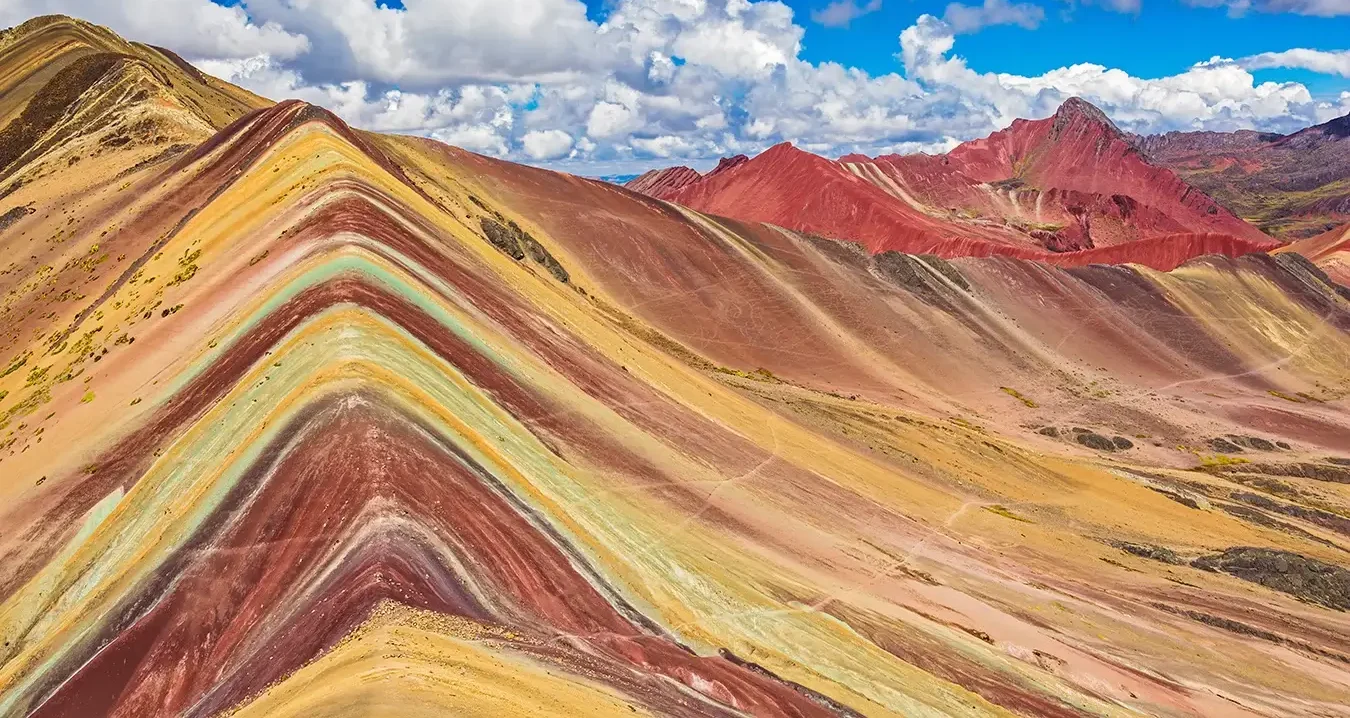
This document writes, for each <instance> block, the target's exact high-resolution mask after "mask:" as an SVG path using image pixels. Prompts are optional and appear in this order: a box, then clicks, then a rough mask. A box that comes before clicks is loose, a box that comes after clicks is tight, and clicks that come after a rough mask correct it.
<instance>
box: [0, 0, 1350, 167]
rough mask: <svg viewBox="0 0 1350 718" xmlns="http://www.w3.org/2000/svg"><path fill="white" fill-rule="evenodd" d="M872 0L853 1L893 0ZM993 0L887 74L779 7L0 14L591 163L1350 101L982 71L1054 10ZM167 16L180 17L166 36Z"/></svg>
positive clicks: (517, 153) (703, 0)
mask: <svg viewBox="0 0 1350 718" xmlns="http://www.w3.org/2000/svg"><path fill="white" fill-rule="evenodd" d="M844 1H845V2H847V0H844ZM1101 1H1102V0H1099V2H1101ZM1112 1H1114V2H1128V1H1129V0H1112ZM1330 1H1331V0H1322V2H1330ZM862 2H863V0H854V2H853V3H852V4H851V7H852V8H855V9H857V10H859V11H867V10H868V8H871V7H873V5H874V4H877V3H876V2H875V0H867V2H866V3H865V4H860V3H862ZM976 2H977V0H969V4H966V3H962V2H953V3H951V4H950V5H949V6H947V7H946V8H945V11H944V13H943V15H942V17H935V16H932V15H922V16H920V17H919V18H917V19H916V20H915V21H914V22H913V23H912V24H911V25H910V26H909V27H907V28H904V29H903V31H902V32H900V33H899V37H898V48H897V49H898V52H897V53H896V58H897V63H896V66H895V70H894V71H891V72H881V73H875V72H867V71H864V70H861V69H859V68H854V67H847V66H845V65H841V64H839V63H834V62H820V63H813V62H807V61H805V60H803V59H802V57H801V50H802V38H803V34H804V32H805V31H804V29H803V28H802V27H801V25H799V24H797V22H796V21H795V19H794V16H793V12H792V10H791V9H790V8H789V7H788V6H787V5H785V4H783V3H782V2H778V1H777V0H613V4H612V5H611V6H610V8H609V14H608V16H607V17H606V18H605V19H604V21H603V22H600V23H596V22H592V21H590V20H589V19H587V17H586V13H585V7H584V5H582V3H581V2H580V1H579V0H494V1H493V2H492V3H490V4H489V2H488V0H418V2H412V1H411V0H409V1H408V2H406V3H405V5H406V9H399V8H393V7H389V6H387V5H377V4H376V3H375V2H374V1H373V0H240V1H239V3H238V4H237V5H234V6H232V7H229V8H225V7H221V6H218V5H215V4H214V3H211V2H209V1H208V0H153V4H152V0H9V2H4V3H3V4H0V24H7V23H13V22H18V21H20V20H23V19H25V18H26V17H27V16H29V15H32V14H35V13H39V12H66V13H69V14H75V15H81V16H84V17H87V18H89V19H92V20H95V21H97V22H102V23H106V24H108V25H110V26H111V27H112V28H113V29H114V30H117V31H118V32H121V33H123V34H125V35H127V36H128V37H130V38H132V39H136V40H144V41H149V42H154V43H156V44H163V45H165V46H168V47H171V48H173V49H176V50H179V51H180V52H181V53H182V54H184V55H185V56H187V57H188V58H189V60H191V61H193V62H195V63H196V64H197V65H198V66H199V67H201V68H202V69H203V70H205V71H207V72H210V73H211V74H214V75H217V76H220V77H222V78H224V79H226V80H228V81H231V82H234V83H236V84H240V85H243V86H245V87H247V88H249V89H251V90H253V91H255V92H258V93H259V94H261V95H264V96H267V97H272V98H275V99H283V98H289V97H295V98H299V99H303V100H306V101H308V102H312V103H315V104H319V105H323V106H326V107H329V108H331V109H332V110H333V111H335V112H337V113H338V114H339V115H340V116H342V117H343V118H344V119H346V120H347V121H348V122H350V123H351V124H353V125H355V126H358V127H362V128H367V129H371V130H377V131H384V132H398V133H408V134H418V135H424V136H429V137H434V138H436V139H439V140H442V141H445V142H448V143H450V144H455V145H459V146H461V147H464V148H466V149H470V150H473V151H476V152H483V153H486V154H491V155H496V156H502V157H509V158H512V159H516V160H520V161H527V162H537V163H544V164H549V165H552V166H565V167H567V168H569V169H572V170H574V171H578V170H583V168H584V167H588V166H589V167H605V168H607V170H608V171H614V170H616V169H617V168H623V167H626V168H629V169H642V168H646V167H650V166H652V165H657V164H664V163H667V162H670V161H673V160H678V161H679V162H681V163H685V164H690V165H693V166H706V165H707V162H709V161H710V160H711V159H712V158H716V157H717V156H719V155H726V154H734V153H740V152H744V153H755V152H758V151H761V150H763V149H765V148H767V147H768V146H770V145H772V144H775V143H777V142H781V141H785V140H786V141H792V142H796V143H798V144H799V145H800V146H802V147H806V148H811V149H813V150H816V151H819V152H821V153H823V154H829V155H838V154H843V153H847V152H855V151H856V152H865V153H868V154H878V153H884V152H916V151H926V152H939V151H944V150H946V149H950V147H951V146H953V145H954V144H955V143H957V142H960V141H964V140H968V139H972V138H975V137H981V136H984V135H986V134H988V133H989V132H992V131H994V130H997V129H1001V128H1003V127H1006V126H1007V125H1008V124H1009V123H1011V122H1012V121H1013V120H1014V119H1015V118H1018V117H1044V116H1047V115H1049V114H1050V113H1052V112H1054V110H1055V108H1056V107H1057V106H1058V105H1059V103H1060V102H1062V101H1063V100H1064V99H1066V98H1068V97H1071V96H1074V95H1080V96H1083V97H1085V98H1087V99H1088V100H1090V101H1092V102H1094V103H1096V104H1098V105H1100V106H1101V107H1102V108H1103V109H1104V110H1106V111H1107V112H1108V113H1109V114H1110V115H1111V117H1112V118H1113V119H1114V120H1116V122H1117V123H1118V124H1120V125H1121V126H1122V127H1124V128H1126V129H1129V130H1131V131H1135V132H1145V133H1147V132H1161V131H1168V130H1176V129H1222V130H1227V129H1237V128H1243V127H1251V128H1257V129H1263V130H1275V131H1288V130H1293V129H1297V128H1299V127H1302V126H1306V125H1309V124H1313V123H1316V122H1323V121H1326V120H1328V119H1331V118H1332V117H1335V116H1339V115H1342V114H1346V113H1347V112H1350V94H1347V95H1343V96H1341V97H1339V98H1336V99H1326V98H1323V99H1315V98H1314V97H1313V96H1312V94H1311V93H1310V92H1309V91H1308V89H1307V88H1306V87H1304V86H1303V85H1301V84H1299V83H1295V82H1257V81H1256V80H1255V78H1254V77H1253V76H1252V72H1253V71H1256V70H1265V69H1269V68H1302V69H1308V70H1313V71H1316V72H1322V73H1328V74H1337V75H1341V76H1347V74H1346V57H1345V55H1346V53H1345V52H1328V51H1321V50H1305V49H1294V50H1287V51H1284V52H1276V53H1264V54H1262V55H1254V56H1251V57H1243V58H1237V59H1225V58H1211V59H1210V60H1205V61H1203V62H1198V63H1196V64H1195V65H1194V66H1192V67H1190V68H1187V69H1185V70H1184V71H1183V72H1180V73H1178V74H1175V75H1170V76H1166V77H1157V78H1141V77H1136V76H1133V75H1130V74H1129V73H1126V72H1124V71H1123V70H1120V69H1115V68H1109V67H1104V66H1101V65H1095V64H1076V65H1070V66H1066V67H1061V68H1057V69H1054V70H1051V71H1049V72H1046V73H1043V74H1039V75H1032V76H1023V75H1014V74H1007V73H997V72H987V71H981V70H977V69H976V68H972V67H970V66H969V64H968V63H967V61H966V60H965V59H964V58H963V57H961V55H960V54H959V49H960V47H959V45H960V42H959V41H960V39H961V38H962V37H963V36H964V35H965V34H966V33H971V32H976V31H978V30H979V29H981V28H984V27H988V26H991V25H1011V26H1014V27H1022V28H1027V29H1028V30H1030V29H1031V28H1035V27H1037V26H1038V24H1039V23H1040V22H1042V20H1043V18H1044V12H1043V11H1042V10H1041V9H1040V8H1039V7H1038V6H1036V5H1033V4H1028V3H1018V2H1014V1H1013V0H978V2H979V4H976ZM16 3H17V5H16ZM829 7H830V6H828V5H827V6H825V9H828V8H829ZM151 9H153V12H151ZM822 12H823V10H822ZM836 12H842V11H836ZM159 18H170V19H171V20H172V22H173V23H174V24H175V26H174V27H172V29H171V30H166V29H164V27H165V24H164V23H163V22H160V21H159V20H158V19H159ZM818 21H819V20H818ZM157 33H171V35H172V36H164V35H160V34H157ZM1197 59H1200V58H1197ZM713 161H715V160H713Z"/></svg>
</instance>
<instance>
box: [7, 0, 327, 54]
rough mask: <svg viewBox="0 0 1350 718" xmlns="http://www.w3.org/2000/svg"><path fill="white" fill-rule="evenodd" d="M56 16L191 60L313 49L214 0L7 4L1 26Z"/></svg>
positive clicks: (13, 0) (27, 0) (17, 0)
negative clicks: (69, 17) (103, 27)
mask: <svg viewBox="0 0 1350 718" xmlns="http://www.w3.org/2000/svg"><path fill="white" fill-rule="evenodd" d="M57 13H61V14H66V15H73V16H75V17H79V18H83V19H85V20H88V21H90V22H94V23H98V24H100V25H107V26H108V27H111V28H112V29H114V30H116V31H117V32H119V33H121V34H123V35H125V36H127V37H129V38H131V39H135V40H139V41H141V42H145V43H149V44H152V45H160V46H163V47H167V48H169V49H170V50H173V51H175V52H177V53H178V54H180V55H184V56H187V57H211V58H243V57H250V56H252V55H257V54H261V53H266V54H268V55H271V56H273V57H281V58H294V57H297V56H299V55H300V54H302V53H304V52H306V51H307V50H309V49H310V43H309V40H308V39H307V38H306V37H305V36H304V35H303V34H300V33H295V32H290V31H288V30H286V29H283V28H282V27H281V26H280V25H277V24H275V23H266V22H264V23H258V22H256V21H254V20H251V19H250V18H249V16H248V14H247V13H245V12H244V10H242V9H241V8H239V7H223V6H221V5H217V4H215V3H213V2H211V0H4V2H3V3H0V27H3V26H8V25H17V24H18V23H20V22H23V21H24V20H27V19H28V18H31V17H34V16H37V15H50V14H57Z"/></svg>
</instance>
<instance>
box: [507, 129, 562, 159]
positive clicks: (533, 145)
mask: <svg viewBox="0 0 1350 718" xmlns="http://www.w3.org/2000/svg"><path fill="white" fill-rule="evenodd" d="M520 144H521V146H522V147H524V149H525V154H526V155H527V156H528V157H529V158H530V159H532V160H556V159H558V158H559V157H565V156H567V153H569V152H571V151H572V136H571V135H569V134H567V133H566V132H563V131H562V130H535V131H534V132H527V133H526V134H525V136H524V137H522V138H521V139H520Z"/></svg>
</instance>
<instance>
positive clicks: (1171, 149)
mask: <svg viewBox="0 0 1350 718" xmlns="http://www.w3.org/2000/svg"><path fill="white" fill-rule="evenodd" d="M1136 143H1137V144H1138V146H1139V147H1140V149H1141V150H1142V151H1143V152H1144V153H1145V154H1146V155H1147V156H1148V157H1149V158H1150V159H1151V160H1152V161H1153V162H1155V163H1157V164H1160V165H1162V166H1165V167H1169V168H1171V169H1173V170H1175V171H1176V172H1177V173H1178V174H1179V175H1181V176H1182V177H1183V178H1185V180H1186V181H1187V182H1189V183H1190V184H1192V185H1194V186H1196V187H1199V188H1201V189H1203V190H1204V191H1205V192H1207V193H1209V194H1211V195H1213V196H1214V197H1215V198H1217V199H1218V200H1219V201H1221V202H1223V203H1224V205H1226V206H1228V207H1231V208H1232V209H1233V210H1234V211H1235V212H1237V213H1238V214H1239V215H1241V216H1243V217H1245V218H1247V219H1248V220H1249V221H1251V222H1252V223H1253V224H1255V225H1256V226H1258V227H1260V228H1262V229H1263V230H1265V231H1267V232H1269V233H1271V234H1273V235H1275V236H1277V237H1281V238H1287V239H1296V238H1300V237H1310V236H1312V235H1315V234H1319V233H1322V232H1325V231H1327V230H1330V229H1331V228H1333V227H1335V226H1337V225H1340V224H1344V223H1346V222H1350V115H1347V116H1345V117H1340V118H1337V119H1334V120H1331V121H1330V122H1326V123H1323V124H1320V125H1317V126H1314V127H1309V128H1306V129H1303V130H1300V131H1298V132H1295V133H1293V134H1290V135H1279V134H1274V133H1263V132H1252V131H1246V130H1244V131H1238V132H1169V133H1168V134H1165V135H1153V136H1149V137H1140V138H1136Z"/></svg>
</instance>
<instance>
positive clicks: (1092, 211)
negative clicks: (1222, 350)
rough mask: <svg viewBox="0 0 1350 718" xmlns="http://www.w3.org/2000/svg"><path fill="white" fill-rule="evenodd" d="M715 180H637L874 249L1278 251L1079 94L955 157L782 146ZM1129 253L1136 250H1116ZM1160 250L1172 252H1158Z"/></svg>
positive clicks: (1152, 255)
mask: <svg viewBox="0 0 1350 718" xmlns="http://www.w3.org/2000/svg"><path fill="white" fill-rule="evenodd" d="M713 174H716V178H714V177H713V176H711V175H710V176H706V177H700V176H698V174H697V173H695V172H693V170H689V169H688V168H671V169H668V170H659V171H653V172H649V173H647V174H646V175H644V176H643V177H639V178H638V179H636V180H634V181H633V182H630V183H628V185H627V186H628V187H629V189H632V190H634V191H638V192H642V193H644V194H648V195H651V196H653V197H657V198H660V199H664V200H668V201H671V202H676V203H678V204H683V205H685V206H688V207H691V208H694V209H698V210H700V211H704V212H709V213H712V214H720V215H725V216H732V217H737V218H740V219H746V220H752V221H760V222H770V223H773V224H777V225H780V226H783V227H788V228H791V229H797V230H801V231H807V232H815V233H820V234H823V235H826V236H829V237H834V238H838V239H849V240H855V241H859V242H862V243H863V244H864V245H865V246H866V247H867V248H868V249H869V250H870V251H873V252H877V251H882V250H887V249H892V250H899V251H906V252H922V253H931V254H936V255H938V256H942V257H949V258H950V257H960V256H988V255H1004V256H1016V257H1022V258H1033V259H1042V260H1044V261H1051V262H1054V263H1057V264H1063V265H1069V266H1075V265H1082V264H1089V263H1094V262H1106V261H1130V262H1136V263H1141V264H1146V265H1148V266H1152V267H1154V268H1156V269H1164V270H1166V269H1171V268H1173V267H1175V266H1177V263H1179V262H1180V261H1184V260H1186V259H1190V258H1192V257H1195V256H1199V253H1201V252H1211V251H1220V252H1223V253H1226V254H1230V255H1232V256H1236V255H1239V254H1245V253H1247V252H1252V251H1260V250H1264V249H1269V248H1271V247H1274V246H1276V245H1275V243H1274V242H1273V241H1272V240H1271V239H1270V238H1269V237H1268V236H1266V235H1265V234H1263V233H1262V232H1261V231H1260V230H1258V229H1256V228H1255V227H1253V226H1251V225H1249V224H1247V223H1245V222H1243V221H1242V220H1240V219H1238V218H1237V217H1236V216H1234V215H1233V214H1232V213H1231V212H1229V211H1228V210H1226V209H1225V208H1224V207H1222V206H1221V205H1219V204H1218V203H1216V202H1215V201H1214V200H1212V199H1211V198H1209V197H1208V196H1206V195H1205V194H1203V193H1201V192H1199V191H1197V190H1195V189H1194V188H1192V187H1190V186H1189V185H1187V184H1186V182H1184V181H1183V180H1182V179H1181V178H1179V177H1178V176H1177V175H1176V174H1174V173H1173V172H1171V171H1170V170H1167V169H1164V168H1160V167H1155V166H1153V165H1150V164H1149V163H1148V162H1147V161H1146V160H1145V159H1144V157H1143V156H1142V155H1141V154H1140V152H1139V151H1138V150H1137V149H1136V148H1135V146H1134V144H1133V143H1132V142H1131V141H1130V139H1129V138H1127V137H1126V136H1125V135H1124V134H1123V133H1122V132H1121V131H1120V130H1119V129H1118V128H1117V127H1116V126H1115V125H1114V124H1113V123H1112V122H1111V121H1110V120H1109V119H1108V118H1107V117H1106V115H1104V114H1103V113H1102V112H1101V111H1100V110H1098V109H1097V108H1096V107H1093V106H1092V105H1090V104H1088V103H1087V102H1084V101H1082V100H1079V99H1077V98H1074V99H1070V100H1068V101H1067V102H1065V103H1064V105H1063V106H1062V107H1061V108H1060V109H1059V110H1058V111H1057V112H1056V113H1055V115H1054V116H1052V117H1048V118H1045V119H1043V120H1017V121H1015V122H1014V123H1013V124H1012V126H1011V127H1009V128H1008V129H1007V130H1003V131H1000V132H996V133H994V134H993V135H991V136H989V137H988V138H985V139H983V140H976V141H973V142H967V143H965V144H962V145H960V146H958V147H956V148H954V149H953V150H952V151H951V152H949V153H947V154H946V155H941V156H931V155H924V154H919V155H908V156H898V155H887V156H882V157H877V158H870V157H866V156H863V155H847V156H845V157H842V158H840V160H839V161H837V162H835V161H831V160H827V159H825V158H822V157H817V156H815V155H812V154H810V153H807V152H803V151H801V150H798V149H796V148H794V147H792V146H791V145H788V144H783V145H779V146H776V147H773V148H771V149H769V150H767V151H766V152H764V153H763V154H761V155H760V156H758V157H756V158H755V159H753V160H749V161H738V162H735V163H733V165H732V168H731V169H730V171H722V172H720V173H717V172H715V173H713ZM1220 237H1223V239H1220ZM1162 238H1167V239H1165V240H1163V239H1162ZM1141 240H1148V241H1144V242H1142V243H1140V242H1141ZM1124 245H1129V246H1130V247H1132V249H1115V247H1120V246H1124ZM1163 246H1166V247H1169V248H1170V249H1171V250H1175V251H1169V252H1166V253H1163V254H1159V253H1158V252H1156V251H1155V248H1157V247H1163Z"/></svg>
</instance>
